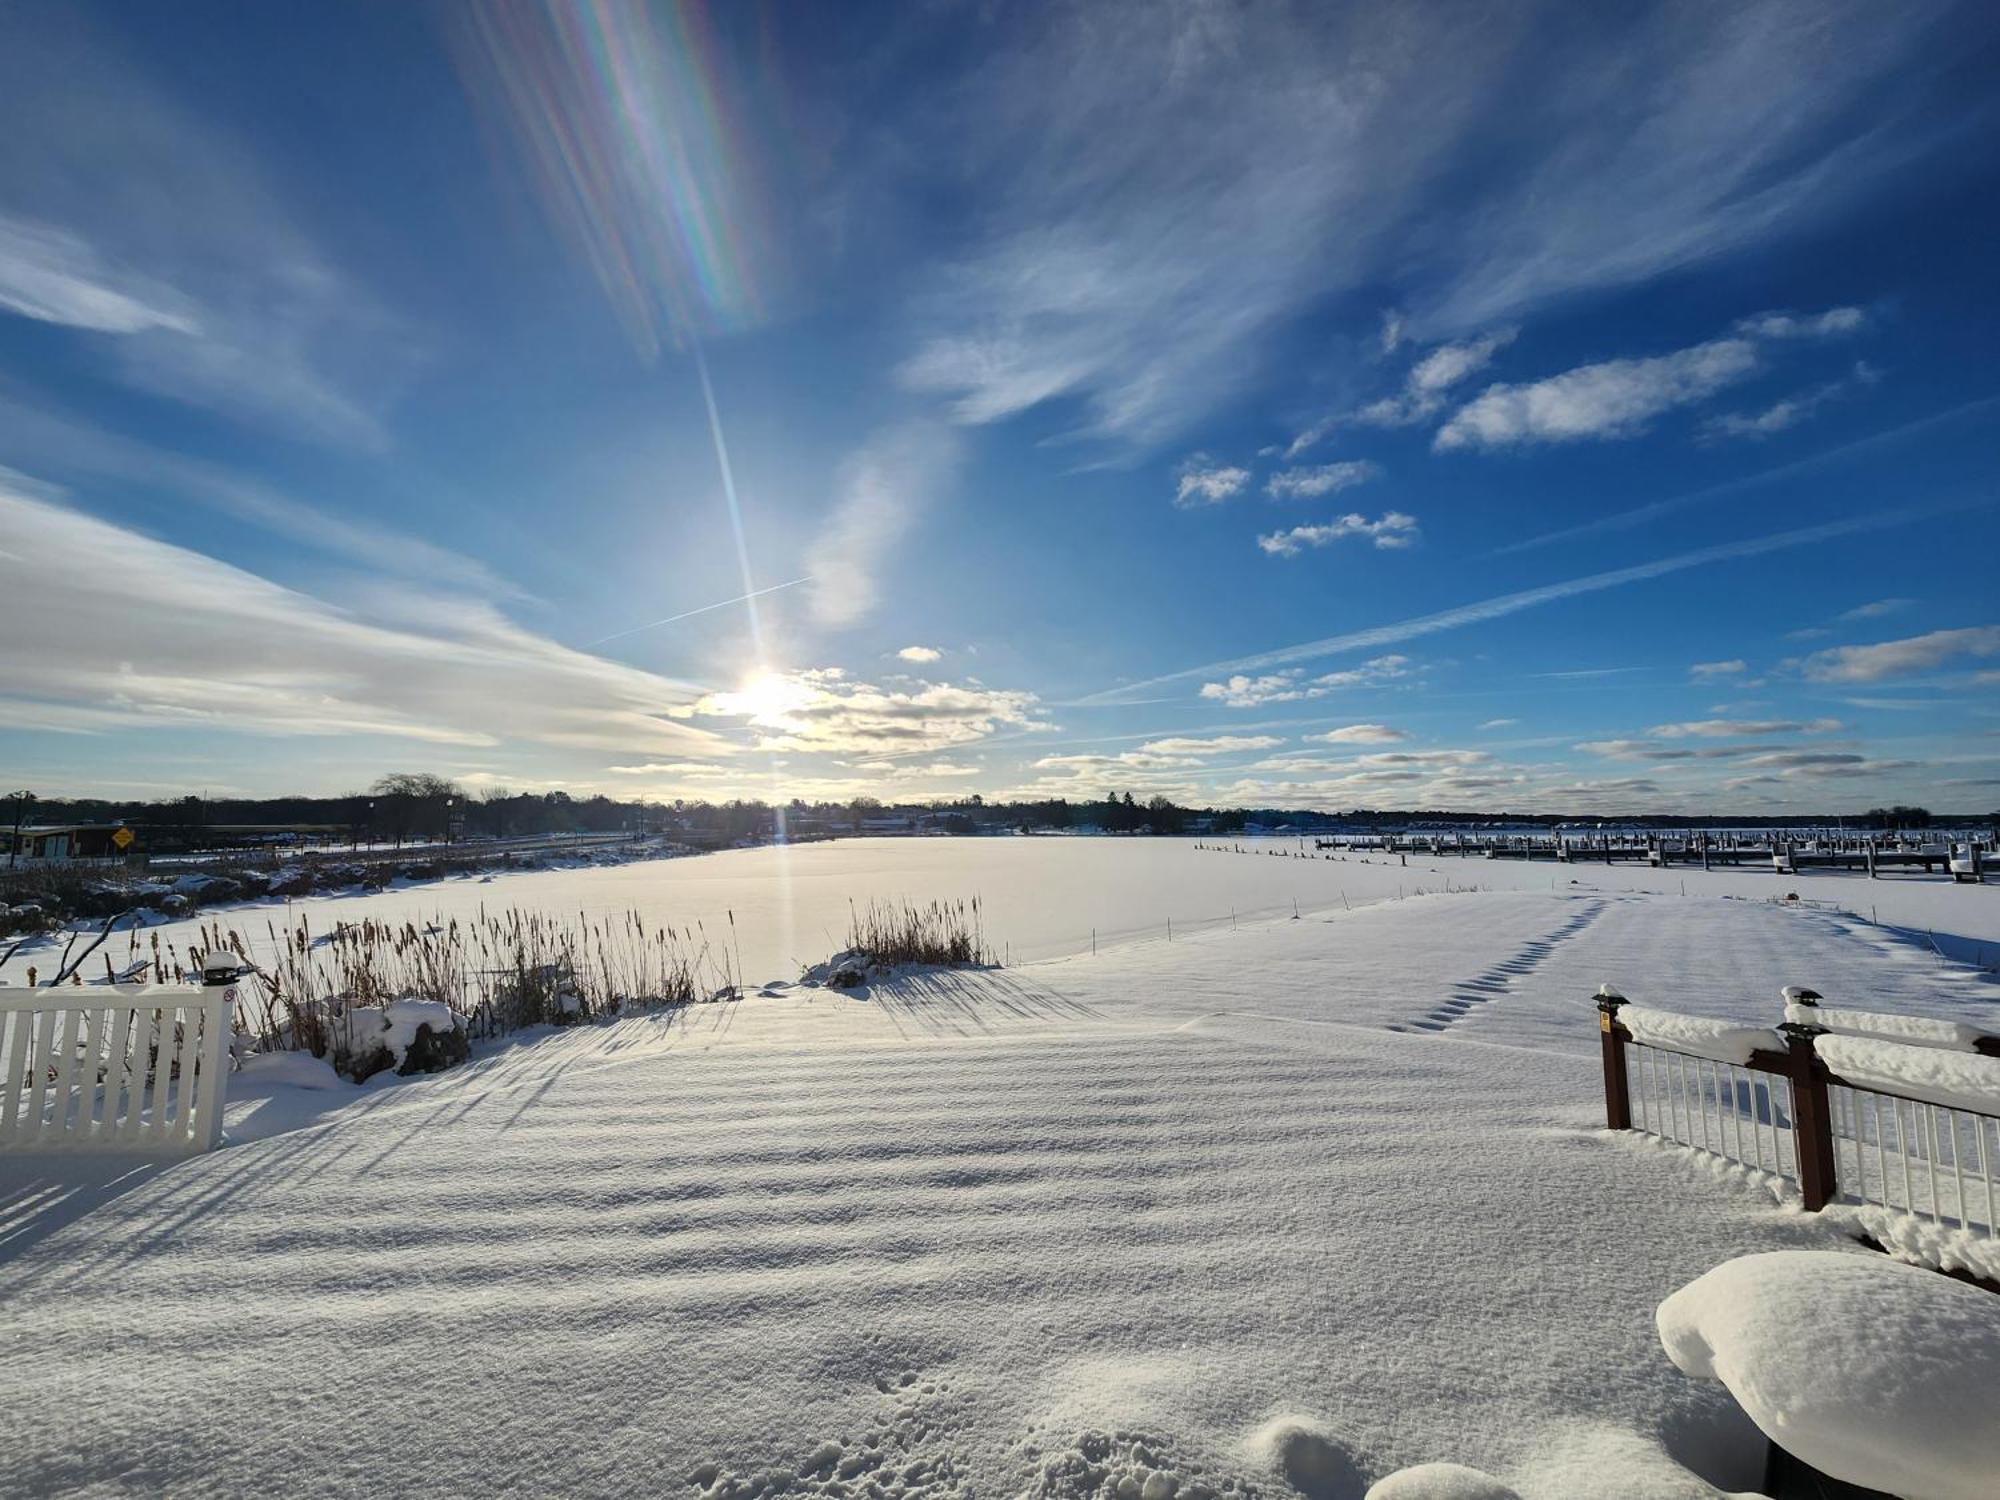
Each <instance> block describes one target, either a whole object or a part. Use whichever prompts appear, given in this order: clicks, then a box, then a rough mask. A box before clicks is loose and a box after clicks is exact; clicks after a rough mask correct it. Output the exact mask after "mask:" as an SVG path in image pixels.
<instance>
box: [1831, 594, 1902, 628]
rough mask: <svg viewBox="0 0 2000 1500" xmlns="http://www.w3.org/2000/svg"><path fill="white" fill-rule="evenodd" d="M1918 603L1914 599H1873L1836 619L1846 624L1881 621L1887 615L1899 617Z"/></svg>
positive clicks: (1842, 613) (1845, 611)
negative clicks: (1860, 621) (1861, 621)
mask: <svg viewBox="0 0 2000 1500" xmlns="http://www.w3.org/2000/svg"><path fill="white" fill-rule="evenodd" d="M1916 602H1917V601H1916V600H1914V599H1871V600H1869V601H1868V602H1867V603H1866V604H1857V605H1855V606H1854V608H1852V609H1844V610H1842V611H1841V612H1840V614H1839V615H1838V616H1837V617H1836V618H1838V619H1839V620H1841V621H1842V622H1843V623H1846V624H1853V623H1855V622H1856V621H1859V620H1880V619H1882V618H1883V617H1884V616H1887V615H1899V614H1901V613H1902V612H1903V611H1904V610H1906V609H1908V608H1910V607H1911V606H1912V605H1914V604H1915V603H1916Z"/></svg>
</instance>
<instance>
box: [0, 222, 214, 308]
mask: <svg viewBox="0 0 2000 1500" xmlns="http://www.w3.org/2000/svg"><path fill="white" fill-rule="evenodd" d="M0 309H4V310H6V311H8V312H11V313H18V314H19V315H20V316H22V317H24V318H34V319H35V320H37V321H38V322H43V323H58V324H61V325H63V326H65V327H69V328H81V329H85V330H87V331H89V332H91V333H143V332H145V331H146V330H147V329H149V328H164V329H168V330H170V331H172V332H174V333H185V334H194V333H197V332H198V331H199V329H198V326H197V324H196V322H195V318H194V310H193V308H192V307H191V306H189V305H188V303H187V299H185V298H184V297H181V296H180V295H179V294H177V293H176V292H174V291H173V290H172V289H171V288H167V287H156V286H150V285H147V284H145V283H144V282H143V281H140V280H138V279H135V278H133V277H131V276H129V275H126V274H123V273H120V272H117V271H114V270H112V269H111V268H110V267H108V266H106V265H105V264H104V263H103V260H102V257H100V256H99V255H98V253H97V251H96V250H95V249H93V248H92V247H91V245H90V244H89V243H88V242H86V241H85V240H83V239H82V238H80V237H79V236H77V235H74V234H71V233H68V232H67V231H65V230H61V229H57V228H54V227H52V226H50V225H46V224H35V223H31V222H29V221H27V220H24V219H10V218H6V217H4V216H0Z"/></svg>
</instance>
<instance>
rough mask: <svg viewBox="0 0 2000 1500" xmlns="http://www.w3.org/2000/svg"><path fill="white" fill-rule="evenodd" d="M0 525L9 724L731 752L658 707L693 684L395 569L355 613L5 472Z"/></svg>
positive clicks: (0, 715)
mask: <svg viewBox="0 0 2000 1500" xmlns="http://www.w3.org/2000/svg"><path fill="white" fill-rule="evenodd" d="M0 535H4V536H6V537H7V538H8V539H9V540H10V542H13V543H15V544H16V545H17V546H18V549H19V556H18V557H17V558H0V638H4V639H5V640H6V641H7V650H6V652H5V653H4V654H0V699H4V700H5V702H4V706H0V719H4V720H5V722H6V723H7V724H8V725H9V726H10V727H13V728H19V729H26V728H37V727H40V728H50V729H59V730H71V731H79V732H92V731H98V730H105V731H121V730H122V731H130V730H132V729H135V728H143V727H148V726H150V727H181V728H189V727H198V728H201V729H203V730H205V731H209V732H211V733H228V732H236V733H251V734H274V735H328V736H357V735H380V736H390V737H394V738H398V739H407V740H412V741H417V742H420V743H427V744H435V745H483V746H500V745H508V744H516V745H518V744H539V745H545V746H563V747H580V748H590V749H608V750H613V751H625V752H631V751H639V752H642V753H646V752H651V753H654V754H660V753H664V754H667V755H670V756H676V757H687V758H700V757H704V756H706V757H716V756H724V755H728V754H730V753H733V748H734V747H732V746H731V745H730V744H728V743H727V742H726V741H724V740H722V739H720V738H718V737H717V736H715V735H713V734H710V733H708V732H706V731H704V730H701V729H697V728H695V727H693V726H691V725H687V724H679V723H675V722H673V721H672V720H671V719H670V718H669V717H668V715H669V713H670V712H671V710H672V709H673V708H674V706H675V705H677V704H684V703H686V702H688V701H689V700H691V699H692V698H693V697H694V696H695V693H696V692H697V689H695V688H693V687H691V686H689V685H687V684H685V683H679V682H675V681H673V680H671V679H669V678H664V677H660V676H657V675H655V674H653V673H651V672H643V671H639V670H637V669H635V668H632V667H626V666H622V665H620V664H618V663H615V662H609V661H605V660H603V659H602V658H599V657H595V656H588V655H585V654H584V653H582V652H579V651H574V650H571V649H569V648H568V647H565V646H560V645H557V644H556V643H555V642H553V641H550V640H547V639H545V638H543V637H540V636H537V635H534V634H532V633H530V632H528V631H525V630H523V629H521V628H520V627H519V626H516V625H514V624H513V623H511V622H510V621H508V620H506V619H504V618H503V617H502V616H500V615H499V614H498V613H497V612H495V611H494V610H493V609H491V608H490V607H489V606H487V605H485V604H483V603H479V602H473V601H466V600H460V599H453V598H450V597H448V596H441V595H432V596H430V597H428V598H425V599H423V600H413V599H411V598H410V597H409V594H408V590H407V589H403V588H396V589H385V590H382V591H380V593H379V596H377V597H375V598H374V599H373V600H372V602H371V607H370V608H369V609H368V610H367V611H366V613H365V616H364V615H363V614H361V613H350V612H349V611H347V610H343V609H340V608H336V607H335V606H333V605H331V604H328V603H325V602H324V601H322V600H319V599H316V598H313V597H311V596H309V595H306V594H302V593H298V592H296V591H294V590H291V589H287V588H282V587H280V586H279V585H277V584H274V583H271V582H269V581H267V580H265V579H262V578H259V577H257V576H255V575H254V574H250V573H246V572H244V571H242V570H240V569H237V568H233V567H230V566H228V565H227V564H225V563H222V562H218V561H216V560H215V559H213V558H209V557H204V556H202V555H201V554H199V553H196V552H192V551H189V550H187V549H185V548H181V547H176V546H173V545H171V544H169V543H166V542H160V541H155V540H153V539H152V538H149V537H145V536H141V535H139V534H138V533H136V532H133V531H129V530H125V529H123V528H121V527H118V526H114V525H112V524H110V523H108V522H105V521H101V520H97V519H95V518H93V517H90V516H86V515H84V514H82V513H80V512H78V511H74V510H70V509H67V508H65V507H63V506H61V505H56V504H51V503H49V502H47V501H45V500H41V499H37V498H35V497H32V496H28V495H21V494H15V493H10V492H8V491H6V490H4V489H0ZM354 597H357V598H360V597H363V595H362V594H361V593H360V592H359V591H357V592H356V593H355V595H354ZM392 609H395V610H400V613H398V614H395V615H391V614H389V613H388V611H389V610H392Z"/></svg>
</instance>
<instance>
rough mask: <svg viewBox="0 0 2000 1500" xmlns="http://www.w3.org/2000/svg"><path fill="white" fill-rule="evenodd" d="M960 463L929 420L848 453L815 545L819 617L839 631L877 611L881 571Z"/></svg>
mask: <svg viewBox="0 0 2000 1500" xmlns="http://www.w3.org/2000/svg"><path fill="white" fill-rule="evenodd" d="M957 459H958V445H957V442H956V441H955V439H954V438H953V436H952V434H951V432H950V430H949V429H948V428H945V427H941V426H938V425H937V424H934V423H928V422H910V423H905V424H903V425H901V426H898V427H890V428H885V429H883V430H882V431H880V432H877V433H874V434H873V435H872V436H870V437H869V439H868V441H867V442H865V443H864V444H862V446H861V447H860V448H857V449H856V450H855V451H854V452H853V453H851V454H849V455H848V456H847V458H846V459H845V460H844V461H843V462H842V463H841V466H840V470H839V472H838V473H837V474H836V475H835V478H834V499H833V506H832V508H831V509H830V510H829V511H828V512H827V514H826V518H825V520H823V521H822V522H821V523H820V528H819V532H818V534H817V535H816V536H815V537H814V538H813V542H812V546H811V556H812V557H813V558H814V560H815V562H814V566H815V568H816V569H818V571H817V572H816V573H815V574H814V577H813V580H812V583H811V585H810V588H809V595H810V599H811V606H812V613H813V618H814V619H815V620H817V621H818V622H819V623H820V624H821V625H825V626H829V627H835V628H838V627H842V626H847V625H852V624H854V623H855V622H856V621H857V620H860V619H862V618H863V617H865V616H866V615H868V614H869V613H870V612H871V611H872V610H873V609H874V608H875V605H876V604H877V602H878V601H879V600H880V599H881V595H882V578H881V574H882V570H883V569H884V567H886V566H887V565H888V563H889V561H890V559H891V558H892V557H893V556H894V553H895V550H896V547H897V545H898V543H900V542H901V541H902V539H903V537H904V535H905V534H906V533H907V532H908V531H909V530H910V528H911V527H912V526H913V525H915V524H916V521H917V517H918V516H920V515H921V514H922V513H923V512H924V511H925V510H926V509H927V508H928V507H929V506H930V505H931V503H932V502H933V501H934V500H935V498H936V497H937V495H938V493H939V492H940V491H941V490H942V489H944V487H945V486H946V485H948V484H949V483H950V481H951V477H952V474H953V471H954V469H955V468H956V465H957ZM822 563H823V564H824V565H823V566H822Z"/></svg>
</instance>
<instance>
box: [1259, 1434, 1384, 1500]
mask: <svg viewBox="0 0 2000 1500" xmlns="http://www.w3.org/2000/svg"><path fill="white" fill-rule="evenodd" d="M1244 1447H1245V1448H1246V1449H1247V1450H1248V1452H1249V1455H1250V1457H1251V1459H1252V1460H1253V1461H1255V1462H1257V1463H1259V1464H1262V1465H1264V1466H1265V1467H1266V1468H1268V1469H1270V1470H1271V1471H1272V1472H1273V1473H1275V1474H1277V1475H1278V1476H1279V1477H1280V1478H1282V1479H1284V1480H1285V1482H1286V1483H1288V1484H1290V1485H1291V1487H1292V1488H1293V1489H1295V1490H1297V1491H1298V1492H1299V1493H1300V1494H1302V1495H1305V1496H1307V1497H1308V1500H1349V1497H1350V1496H1353V1495H1357V1494H1359V1493H1360V1492H1361V1484H1362V1478H1361V1471H1360V1470H1359V1469H1358V1468H1357V1467H1356V1466H1355V1463H1354V1456H1353V1454H1352V1453H1350V1452H1349V1451H1348V1447H1347V1444H1345V1443H1344V1442H1342V1441H1341V1440H1340V1439H1339V1438H1337V1437H1335V1436H1334V1435H1333V1434H1332V1433H1331V1432H1329V1431H1328V1430H1327V1429H1326V1427H1325V1426H1324V1425H1323V1424H1321V1423H1320V1422H1318V1421H1315V1420H1314V1419H1313V1418H1311V1417H1302V1416H1295V1415H1291V1414H1286V1415H1283V1416H1277V1417H1273V1418H1271V1420H1270V1421H1268V1422H1266V1423H1265V1424H1264V1425H1263V1426H1262V1427H1259V1428H1258V1429H1257V1430H1256V1431H1255V1432H1253V1433H1251V1434H1250V1438H1249V1441H1248V1442H1247V1443H1245V1444H1244Z"/></svg>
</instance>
